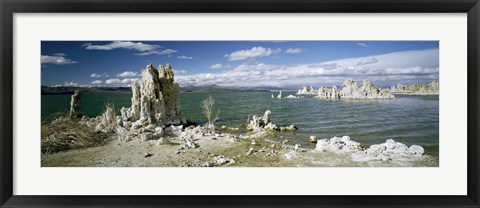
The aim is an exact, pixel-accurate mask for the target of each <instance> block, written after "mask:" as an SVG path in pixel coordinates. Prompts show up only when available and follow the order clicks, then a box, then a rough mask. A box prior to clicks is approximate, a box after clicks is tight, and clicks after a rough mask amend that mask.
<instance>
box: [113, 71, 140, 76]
mask: <svg viewBox="0 0 480 208" xmlns="http://www.w3.org/2000/svg"><path fill="white" fill-rule="evenodd" d="M136 76H137V73H136V72H133V71H125V72H122V73H120V74H117V77H136Z"/></svg>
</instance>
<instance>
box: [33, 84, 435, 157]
mask: <svg viewBox="0 0 480 208" xmlns="http://www.w3.org/2000/svg"><path fill="white" fill-rule="evenodd" d="M271 94H272V93H271V92H192V93H181V94H180V100H181V108H182V113H183V115H184V116H185V117H186V118H187V119H189V120H192V121H195V122H197V123H199V124H203V123H205V122H206V119H205V118H204V116H203V115H202V114H201V107H200V103H201V101H202V100H203V99H205V98H206V97H208V96H209V95H211V96H212V97H214V98H215V100H216V107H218V108H219V110H220V119H219V120H218V121H217V124H218V126H221V125H227V126H230V127H239V126H240V125H241V124H244V123H245V122H246V120H247V118H248V116H249V115H254V114H256V115H260V116H261V115H263V113H264V112H265V111H266V110H271V111H272V116H271V120H272V122H273V123H275V124H277V125H280V126H287V125H290V124H294V125H296V126H297V127H298V130H297V131H295V132H284V133H277V134H276V138H273V139H277V140H279V141H283V140H284V139H288V140H290V141H294V142H296V143H300V144H302V146H303V147H311V148H314V145H313V144H310V143H309V141H308V139H309V137H310V136H311V135H315V136H317V138H319V139H320V138H331V137H333V136H344V135H348V136H350V138H351V139H352V140H354V141H357V142H360V143H361V144H362V145H365V146H369V145H371V144H378V143H383V142H385V140H386V139H390V138H391V139H394V140H396V141H398V142H401V143H404V144H406V145H409V146H410V145H412V144H417V145H421V146H423V147H424V148H425V151H426V153H427V154H431V155H437V156H438V144H439V127H438V126H439V120H438V119H439V118H438V116H439V109H438V103H439V99H438V96H436V95H435V96H434V95H431V96H418V95H396V96H395V97H396V98H395V99H391V100H337V101H328V100H319V99H315V98H312V97H308V96H305V98H301V99H272V98H271ZM273 94H275V95H276V94H277V93H276V92H274V93H273ZM290 94H295V92H293V91H292V92H283V96H288V95H290ZM70 96H71V95H42V108H41V109H42V112H41V113H42V119H45V118H48V117H49V116H51V115H53V114H55V113H57V112H65V113H66V112H68V110H69V105H70ZM130 98H131V94H130V93H93V92H85V93H82V102H81V105H82V107H81V110H82V112H83V113H84V114H85V115H88V116H91V117H92V116H97V115H99V114H100V113H101V112H102V111H103V108H104V105H105V104H106V103H107V102H113V103H114V104H115V105H116V107H118V108H120V107H121V106H125V107H129V106H130V104H131V103H130V102H131V101H130ZM244 131H245V129H243V128H242V129H241V131H239V132H238V133H242V132H244Z"/></svg>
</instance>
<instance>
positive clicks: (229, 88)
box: [180, 85, 287, 92]
mask: <svg viewBox="0 0 480 208" xmlns="http://www.w3.org/2000/svg"><path fill="white" fill-rule="evenodd" d="M180 90H181V91H182V92H240V91H264V92H268V91H277V90H287V88H280V87H273V86H255V87H232V86H219V85H203V86H193V85H188V86H181V87H180Z"/></svg>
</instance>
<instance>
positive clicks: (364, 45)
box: [357, 42, 370, 47]
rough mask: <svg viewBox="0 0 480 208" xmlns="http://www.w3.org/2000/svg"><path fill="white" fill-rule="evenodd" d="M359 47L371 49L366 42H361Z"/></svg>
mask: <svg viewBox="0 0 480 208" xmlns="http://www.w3.org/2000/svg"><path fill="white" fill-rule="evenodd" d="M357 45H358V46H360V47H370V45H367V44H366V43H364V42H359V43H357Z"/></svg>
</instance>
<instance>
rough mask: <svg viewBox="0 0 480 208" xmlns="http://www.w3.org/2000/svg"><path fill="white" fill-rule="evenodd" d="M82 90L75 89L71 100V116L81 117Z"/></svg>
mask: <svg viewBox="0 0 480 208" xmlns="http://www.w3.org/2000/svg"><path fill="white" fill-rule="evenodd" d="M80 98H81V95H80V91H78V90H75V94H73V95H72V99H71V101H70V117H80V116H81V113H80Z"/></svg>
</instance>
